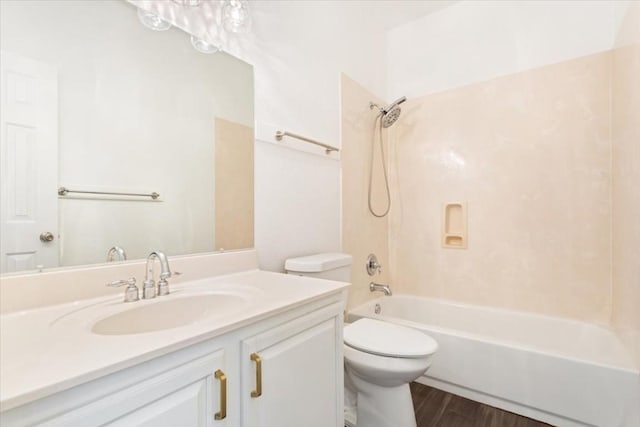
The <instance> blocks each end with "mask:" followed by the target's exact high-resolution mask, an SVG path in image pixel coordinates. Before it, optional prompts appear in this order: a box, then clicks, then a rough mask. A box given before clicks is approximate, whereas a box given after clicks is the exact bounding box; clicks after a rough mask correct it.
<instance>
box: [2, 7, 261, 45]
mask: <svg viewBox="0 0 640 427" xmlns="http://www.w3.org/2000/svg"><path fill="white" fill-rule="evenodd" d="M0 1H2V0H0ZM167 1H168V0H167ZM172 3H175V4H177V5H180V6H181V7H182V8H181V9H179V10H177V9H175V10H173V11H172V10H171V8H169V12H172V13H168V14H165V13H164V12H166V10H163V9H159V10H160V15H158V14H156V13H153V12H149V11H147V10H144V9H138V18H139V19H140V22H142V24H143V25H144V26H145V27H147V28H150V29H152V30H154V31H165V30H168V29H169V28H171V22H169V21H166V20H164V19H162V18H161V17H160V16H171V20H172V21H174V20H175V19H176V16H182V18H184V19H183V20H178V22H182V21H184V22H186V25H187V27H191V28H183V29H184V30H185V31H186V32H189V30H195V29H199V28H198V26H199V25H200V24H199V22H200V21H202V22H204V23H205V28H204V31H202V29H201V28H200V30H201V31H198V36H193V35H192V36H191V45H192V46H193V48H194V49H195V50H197V51H198V52H202V53H215V52H219V51H222V45H224V44H225V43H226V42H228V40H229V37H228V34H229V33H234V34H239V33H246V32H248V31H249V28H250V27H251V14H250V11H249V3H248V2H247V0H216V1H213V0H211V1H207V2H203V0H172ZM199 6H201V8H197V9H196V7H199ZM189 8H194V9H193V10H192V11H191V10H189ZM187 18H189V19H187ZM192 20H193V21H194V22H197V23H196V24H194V25H189V24H190V21H192ZM181 28H182V27H181ZM202 33H204V37H203V35H202ZM212 40H213V43H212V42H211V41H212Z"/></svg>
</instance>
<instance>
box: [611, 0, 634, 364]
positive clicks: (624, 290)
mask: <svg viewBox="0 0 640 427" xmlns="http://www.w3.org/2000/svg"><path fill="white" fill-rule="evenodd" d="M616 47H617V48H616V49H614V50H613V79H612V100H613V102H612V110H611V111H612V135H611V136H612V172H613V181H612V182H613V188H612V190H613V191H612V199H611V200H612V204H613V218H612V225H613V258H612V259H613V316H612V323H613V325H614V326H615V327H616V328H617V329H618V330H619V331H620V336H621V337H622V339H623V341H624V342H625V343H626V344H627V346H628V347H629V348H630V349H631V351H632V353H633V355H634V357H635V361H636V366H638V367H640V310H639V309H638V304H639V303H640V256H639V255H638V254H639V252H640V251H639V250H638V246H639V242H640V190H639V189H638V185H639V183H640V79H639V77H638V76H640V4H639V3H635V4H634V5H633V6H632V7H631V8H630V9H629V11H628V12H627V14H626V16H625V19H624V21H623V22H622V26H621V28H620V31H619V33H618V38H617V40H616Z"/></svg>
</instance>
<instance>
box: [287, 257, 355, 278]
mask: <svg viewBox="0 0 640 427" xmlns="http://www.w3.org/2000/svg"><path fill="white" fill-rule="evenodd" d="M348 265H351V255H349V254H343V253H337V252H332V253H324V254H316V255H309V256H303V257H298V258H289V259H288V260H286V261H285V263H284V269H285V270H287V271H293V272H299V273H319V272H321V271H327V270H333V269H334V268H340V267H345V266H348Z"/></svg>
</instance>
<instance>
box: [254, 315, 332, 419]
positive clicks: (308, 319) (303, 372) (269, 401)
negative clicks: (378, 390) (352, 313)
mask: <svg viewBox="0 0 640 427" xmlns="http://www.w3.org/2000/svg"><path fill="white" fill-rule="evenodd" d="M337 308H338V313H337V314H336V312H335V310H333V309H331V310H327V309H324V310H322V311H320V312H315V313H314V314H311V315H307V316H304V317H301V318H299V319H296V320H295V321H293V322H289V323H287V324H285V325H282V326H279V327H277V328H274V329H272V330H270V331H268V332H265V333H262V334H260V335H257V336H255V337H252V338H250V339H247V340H245V341H243V344H242V358H243V359H242V363H241V366H242V384H243V388H242V402H243V410H242V423H243V426H244V427H289V426H290V427H294V426H305V427H329V426H332V427H336V426H338V425H341V423H342V422H343V414H342V404H343V402H342V396H343V394H342V393H343V383H342V378H343V377H342V376H343V370H342V334H341V330H342V329H341V328H340V327H339V325H341V322H342V320H341V317H340V314H339V313H340V309H341V305H339V306H337ZM252 355H253V356H252ZM260 383H261V384H260Z"/></svg>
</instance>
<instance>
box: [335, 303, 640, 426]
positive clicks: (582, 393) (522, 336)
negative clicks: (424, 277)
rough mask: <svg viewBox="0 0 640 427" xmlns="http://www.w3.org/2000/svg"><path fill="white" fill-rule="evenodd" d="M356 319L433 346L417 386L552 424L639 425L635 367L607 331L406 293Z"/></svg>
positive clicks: (639, 383)
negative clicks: (418, 335) (403, 330)
mask: <svg viewBox="0 0 640 427" xmlns="http://www.w3.org/2000/svg"><path fill="white" fill-rule="evenodd" d="M376 304H378V305H379V306H380V309H381V311H380V314H375V306H376ZM361 317H371V318H375V319H383V320H387V321H390V322H394V323H399V324H403V325H407V326H411V327H414V328H417V329H420V330H422V331H424V332H425V333H426V334H428V335H430V336H431V337H433V338H434V339H435V340H436V341H438V344H439V346H440V347H439V350H438V353H437V354H436V355H435V357H434V360H433V364H432V365H431V368H429V370H428V371H427V373H426V375H425V376H423V377H422V378H421V379H419V380H418V381H419V382H421V383H424V384H427V385H430V386H433V387H436V388H439V389H442V390H445V391H449V392H451V393H454V394H457V395H460V396H464V397H467V398H470V399H473V400H476V401H479V402H482V403H486V404H488V405H492V406H496V407H499V408H502V409H505V410H508V411H511V412H515V413H518V414H522V415H525V416H528V417H531V418H535V419H538V420H541V421H544V422H547V423H550V424H553V425H556V426H584V425H593V426H598V427H623V426H624V427H638V426H640V414H639V412H640V376H639V373H638V369H637V367H635V366H634V365H633V362H632V361H631V358H630V356H629V355H628V353H627V352H626V350H625V348H624V347H623V345H622V344H621V342H620V341H619V340H618V338H617V337H616V335H615V334H613V333H612V332H611V331H609V330H608V329H605V328H602V327H598V326H595V325H591V324H587V323H583V322H578V321H572V320H567V319H561V318H554V317H548V316H540V315H535V314H527V313H521V312H516V311H509V310H500V309H492V308H486V307H479V306H473V305H465V304H460V303H455V302H451V301H445V300H438V299H430V298H419V297H413V296H409V295H397V296H392V297H381V298H378V299H376V300H373V301H371V302H369V303H367V304H364V305H361V306H359V307H356V308H355V309H353V310H351V311H350V312H349V316H348V320H349V321H354V320H356V319H358V318H361Z"/></svg>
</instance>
